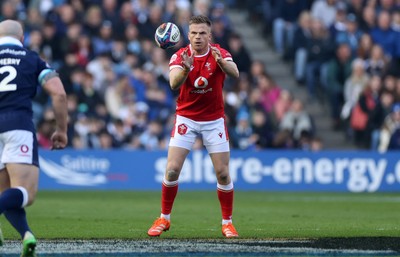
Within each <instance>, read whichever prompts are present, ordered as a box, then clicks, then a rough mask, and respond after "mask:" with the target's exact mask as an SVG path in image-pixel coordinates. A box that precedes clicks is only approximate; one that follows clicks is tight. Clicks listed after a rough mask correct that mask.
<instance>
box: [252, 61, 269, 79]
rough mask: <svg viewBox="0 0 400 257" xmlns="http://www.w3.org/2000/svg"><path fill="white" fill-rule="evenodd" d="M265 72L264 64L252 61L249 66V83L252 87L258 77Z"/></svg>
mask: <svg viewBox="0 0 400 257" xmlns="http://www.w3.org/2000/svg"><path fill="white" fill-rule="evenodd" d="M265 72H266V67H265V64H264V63H263V62H262V61H261V60H254V61H253V62H252V63H251V66H250V78H249V79H250V82H251V83H252V84H253V85H254V84H256V83H257V80H258V77H259V76H260V75H261V74H263V73H265Z"/></svg>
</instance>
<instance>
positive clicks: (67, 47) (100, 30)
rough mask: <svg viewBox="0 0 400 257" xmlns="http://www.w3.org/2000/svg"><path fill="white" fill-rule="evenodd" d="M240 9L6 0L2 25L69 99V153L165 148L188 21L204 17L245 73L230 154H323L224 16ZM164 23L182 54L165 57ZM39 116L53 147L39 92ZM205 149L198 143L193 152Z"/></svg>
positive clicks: (233, 112) (230, 99) (299, 113)
mask: <svg viewBox="0 0 400 257" xmlns="http://www.w3.org/2000/svg"><path fill="white" fill-rule="evenodd" d="M238 2H240V1H234V0H226V1H213V0H193V1H189V0H153V1H152V0H3V1H1V3H0V7H1V12H0V20H5V19H17V20H19V21H21V22H22V23H23V25H24V31H25V42H24V45H25V47H27V48H29V49H31V50H33V51H36V52H38V53H39V54H40V55H41V56H42V57H43V58H44V59H45V60H46V61H47V62H48V63H49V64H50V65H51V66H52V67H53V68H55V69H56V70H57V71H58V72H59V74H60V77H61V79H62V81H63V83H64V86H65V90H66V92H67V95H68V112H69V129H68V134H69V147H71V148H74V149H115V148H119V149H122V148H123V149H145V150H159V149H166V147H167V145H168V141H169V138H170V132H171V129H172V126H173V124H174V118H175V116H174V112H175V99H176V97H177V94H178V92H174V91H172V90H171V89H170V88H169V84H168V74H169V68H168V63H169V58H170V57H171V56H172V54H173V53H174V51H176V50H177V49H179V47H182V46H185V45H186V44H188V40H187V37H186V35H187V32H188V22H189V19H190V17H191V16H192V15H197V14H204V15H207V16H209V17H210V18H211V20H212V22H213V27H212V29H213V39H214V42H215V43H218V44H220V45H221V46H222V47H223V48H225V49H227V50H229V51H230V52H231V53H232V55H233V59H234V60H235V62H236V63H237V65H238V68H239V70H240V72H241V76H240V79H237V80H235V79H228V80H227V81H226V84H225V85H224V96H225V100H226V110H227V117H226V120H227V126H228V130H229V133H230V138H231V140H230V142H231V144H232V148H233V149H242V150H248V149H265V148H302V149H307V150H308V149H316V150H318V149H320V148H321V141H320V140H319V139H314V138H311V136H310V135H311V133H312V129H313V125H312V121H311V119H310V118H309V117H308V116H307V115H306V114H304V113H303V104H302V103H301V102H299V101H296V99H293V96H292V95H291V94H290V92H288V91H285V90H282V89H281V88H280V87H278V86H277V85H275V83H274V81H273V80H272V78H271V77H270V76H269V75H268V74H267V72H266V67H265V66H264V64H263V62H262V61H260V60H252V59H251V58H250V55H249V52H248V49H246V48H245V47H244V45H243V39H242V38H241V37H240V36H239V34H237V33H236V31H235V30H234V28H233V26H232V24H231V21H230V19H229V17H228V16H227V14H226V10H227V8H237V7H238ZM166 21H172V22H174V23H176V24H177V25H178V26H179V28H180V30H181V33H182V34H183V36H182V37H181V41H180V42H179V44H178V45H177V46H176V47H175V48H173V49H169V50H162V49H160V48H157V47H156V44H155V42H154V32H155V30H156V28H157V27H158V26H159V25H160V24H161V23H162V22H166ZM33 110H34V122H35V125H36V126H37V137H38V143H39V145H40V147H42V148H49V147H50V146H51V142H50V136H51V133H52V131H53V126H54V113H53V111H52V109H51V108H50V105H49V97H48V96H47V95H46V94H45V93H44V92H42V91H41V90H40V89H39V90H38V94H37V97H36V98H35V99H34V103H33ZM296 124H298V125H296ZM295 127H298V128H295ZM281 128H283V129H281ZM278 134H279V135H278ZM277 135H278V136H277ZM311 139H312V140H311ZM201 148H202V139H201V138H198V140H197V141H196V144H195V149H201Z"/></svg>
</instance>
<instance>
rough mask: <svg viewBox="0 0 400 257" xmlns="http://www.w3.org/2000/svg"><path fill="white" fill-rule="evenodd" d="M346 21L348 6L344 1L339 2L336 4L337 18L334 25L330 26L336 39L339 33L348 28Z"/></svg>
mask: <svg viewBox="0 0 400 257" xmlns="http://www.w3.org/2000/svg"><path fill="white" fill-rule="evenodd" d="M346 22H347V6H346V4H345V3H343V2H339V3H338V4H337V5H336V16H335V20H334V22H333V23H332V25H330V26H329V27H328V29H329V33H330V36H331V38H334V39H336V37H337V34H338V33H341V32H345V31H346V30H347V28H346Z"/></svg>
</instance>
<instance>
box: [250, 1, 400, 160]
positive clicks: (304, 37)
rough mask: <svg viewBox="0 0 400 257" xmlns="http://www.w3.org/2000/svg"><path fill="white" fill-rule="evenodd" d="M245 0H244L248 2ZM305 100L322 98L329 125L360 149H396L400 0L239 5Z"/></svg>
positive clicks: (398, 144) (399, 128)
mask: <svg viewBox="0 0 400 257" xmlns="http://www.w3.org/2000/svg"><path fill="white" fill-rule="evenodd" d="M249 2H250V1H249ZM244 5H246V8H249V9H251V10H253V11H254V12H255V13H257V15H256V18H257V19H258V20H261V21H262V22H263V23H264V24H265V27H264V31H265V34H266V35H267V36H269V38H271V41H272V44H273V46H274V48H275V50H276V52H277V53H278V54H279V55H280V56H281V57H282V58H283V59H284V60H286V61H288V62H289V63H291V64H292V67H293V69H292V72H293V75H294V76H295V78H296V80H297V82H298V84H299V85H300V86H304V88H305V90H307V92H308V95H309V99H308V101H319V102H326V103H328V104H329V107H330V108H329V109H330V110H331V113H330V115H331V119H332V128H333V129H336V130H339V131H340V130H342V131H343V132H344V135H345V137H346V138H347V139H348V140H353V142H354V144H355V146H357V147H359V148H362V149H372V150H379V151H381V152H383V151H387V150H394V149H400V1H399V0H315V1H307V0H279V1H278V0H275V1H273V0H270V1H255V2H252V3H245V4H244Z"/></svg>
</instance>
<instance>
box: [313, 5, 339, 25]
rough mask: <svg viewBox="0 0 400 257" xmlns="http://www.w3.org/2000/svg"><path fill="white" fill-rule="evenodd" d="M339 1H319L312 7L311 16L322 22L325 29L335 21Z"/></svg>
mask: <svg viewBox="0 0 400 257" xmlns="http://www.w3.org/2000/svg"><path fill="white" fill-rule="evenodd" d="M337 2H338V1H337V0H317V1H315V2H314V3H313V4H312V6H311V15H312V16H313V18H314V19H317V20H320V21H321V22H322V24H323V26H324V27H325V28H329V27H330V26H331V25H332V24H333V22H334V21H335V16H336V10H337V9H336V4H337Z"/></svg>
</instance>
